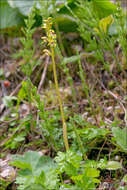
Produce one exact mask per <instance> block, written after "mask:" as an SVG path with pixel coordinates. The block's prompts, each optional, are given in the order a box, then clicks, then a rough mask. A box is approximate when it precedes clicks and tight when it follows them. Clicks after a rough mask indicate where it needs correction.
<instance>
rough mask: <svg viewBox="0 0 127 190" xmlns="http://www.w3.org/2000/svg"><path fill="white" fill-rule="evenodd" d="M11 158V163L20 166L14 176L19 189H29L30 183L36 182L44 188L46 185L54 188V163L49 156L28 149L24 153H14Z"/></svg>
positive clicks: (55, 175)
mask: <svg viewBox="0 0 127 190" xmlns="http://www.w3.org/2000/svg"><path fill="white" fill-rule="evenodd" d="M12 158H13V162H11V165H14V166H16V167H19V168H21V170H19V172H18V176H17V178H16V183H17V184H19V185H20V186H19V189H23V190H24V189H27V188H29V189H30V187H31V184H38V185H40V186H41V187H44V189H46V187H50V188H53V189H54V188H55V186H56V183H57V174H56V171H55V169H56V165H55V163H54V162H53V160H52V159H51V158H50V157H48V156H41V155H40V154H39V153H38V152H34V151H29V152H26V153H25V154H24V155H14V156H13V157H12ZM42 189H43V188H42Z"/></svg>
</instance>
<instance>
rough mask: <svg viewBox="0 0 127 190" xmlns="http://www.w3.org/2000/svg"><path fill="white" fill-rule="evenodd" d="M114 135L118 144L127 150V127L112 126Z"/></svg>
mask: <svg viewBox="0 0 127 190" xmlns="http://www.w3.org/2000/svg"><path fill="white" fill-rule="evenodd" d="M112 133H113V136H114V137H115V140H116V142H117V144H118V145H119V146H120V147H121V148H122V149H123V150H124V151H125V152H127V127H125V128H124V129H120V128H116V127H113V128H112Z"/></svg>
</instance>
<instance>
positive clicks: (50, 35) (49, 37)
mask: <svg viewBox="0 0 127 190" xmlns="http://www.w3.org/2000/svg"><path fill="white" fill-rule="evenodd" d="M42 28H44V29H45V31H46V37H42V40H43V42H47V43H48V46H49V47H50V50H51V52H49V50H47V49H45V50H44V53H46V54H47V55H50V56H51V58H52V66H53V74H54V80H55V86H56V93H57V96H58V101H59V106H60V112H61V117H62V124H63V138H64V144H65V148H66V150H68V149H69V144H68V138H67V125H66V121H65V116H64V110H63V105H62V99H61V95H60V91H59V85H58V80H57V73H56V64H55V53H54V48H55V47H56V34H55V32H54V30H52V18H51V17H49V18H48V19H47V20H44V25H43V27H42Z"/></svg>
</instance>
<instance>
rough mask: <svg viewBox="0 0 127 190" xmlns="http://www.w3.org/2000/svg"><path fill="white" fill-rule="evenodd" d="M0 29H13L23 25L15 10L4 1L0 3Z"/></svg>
mask: <svg viewBox="0 0 127 190" xmlns="http://www.w3.org/2000/svg"><path fill="white" fill-rule="evenodd" d="M0 17H1V19H0V29H7V28H13V27H15V26H20V25H21V24H22V23H23V20H22V18H21V15H20V14H19V12H18V10H17V9H14V8H11V7H10V6H9V4H8V3H7V1H6V0H4V1H0Z"/></svg>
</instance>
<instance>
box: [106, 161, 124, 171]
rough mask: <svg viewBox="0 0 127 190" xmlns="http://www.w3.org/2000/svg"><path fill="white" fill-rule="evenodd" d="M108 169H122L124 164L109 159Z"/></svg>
mask: <svg viewBox="0 0 127 190" xmlns="http://www.w3.org/2000/svg"><path fill="white" fill-rule="evenodd" d="M106 169H108V170H117V169H122V165H121V163H120V162H117V161H109V162H108V163H107V166H106Z"/></svg>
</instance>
